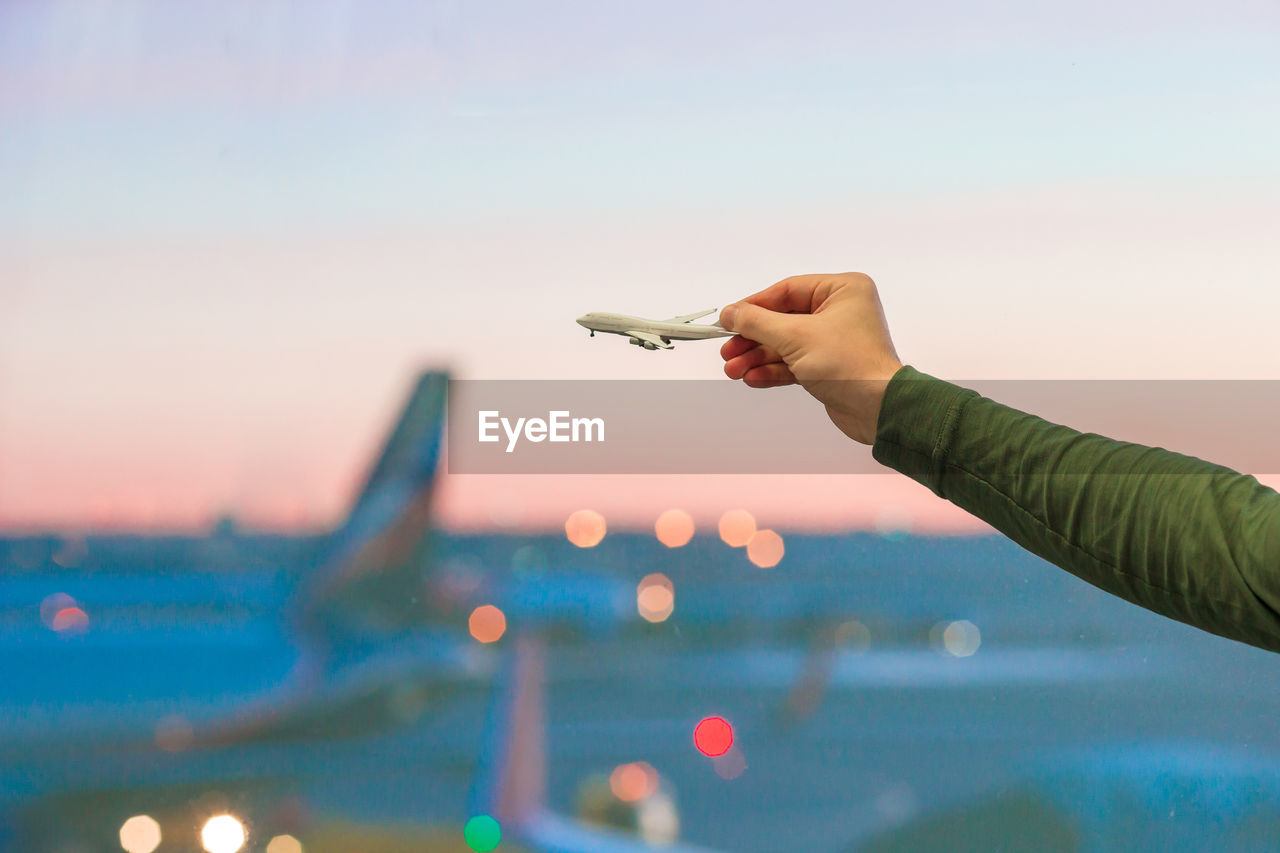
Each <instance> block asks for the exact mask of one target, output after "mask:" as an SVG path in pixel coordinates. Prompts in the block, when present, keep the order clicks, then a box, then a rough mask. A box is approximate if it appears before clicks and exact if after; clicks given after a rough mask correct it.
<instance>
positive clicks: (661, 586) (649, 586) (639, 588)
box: [636, 572, 676, 622]
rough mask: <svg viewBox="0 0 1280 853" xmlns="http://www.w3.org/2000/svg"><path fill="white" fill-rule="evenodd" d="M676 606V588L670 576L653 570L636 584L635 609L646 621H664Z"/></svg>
mask: <svg viewBox="0 0 1280 853" xmlns="http://www.w3.org/2000/svg"><path fill="white" fill-rule="evenodd" d="M675 606H676V588H675V584H673V583H671V578H669V577H667V576H666V575H664V574H662V573H661V572H655V573H654V574H651V575H645V576H644V578H643V579H642V580H641V581H640V583H639V584H637V585H636V610H638V611H639V612H640V616H641V618H643V619H644V620H645V621H647V622H664V621H666V619H667V617H668V616H670V615H671V612H672V611H673V610H675Z"/></svg>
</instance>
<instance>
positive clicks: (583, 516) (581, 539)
mask: <svg viewBox="0 0 1280 853" xmlns="http://www.w3.org/2000/svg"><path fill="white" fill-rule="evenodd" d="M605 529H606V528H605V523H604V516H603V515H601V514H600V513H598V512H596V511H595V510H593V509H580V510H577V511H576V512H572V513H570V514H569V517H568V518H567V519H565V522H564V535H565V536H567V537H568V538H569V541H570V542H572V543H573V544H574V545H577V546H578V547H579V548H594V547H595V546H596V545H599V544H600V540H601V539H603V538H604V534H605Z"/></svg>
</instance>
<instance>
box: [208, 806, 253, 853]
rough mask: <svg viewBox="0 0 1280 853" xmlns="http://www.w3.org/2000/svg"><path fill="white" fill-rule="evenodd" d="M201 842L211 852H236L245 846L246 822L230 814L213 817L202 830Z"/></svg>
mask: <svg viewBox="0 0 1280 853" xmlns="http://www.w3.org/2000/svg"><path fill="white" fill-rule="evenodd" d="M200 843H201V844H203V845H204V849H205V850H207V851H209V853H236V851H237V850H239V849H240V848H241V847H243V846H244V824H242V823H241V822H240V821H238V820H236V819H235V818H234V817H232V816H231V815H229V814H222V815H217V816H215V817H211V818H209V819H208V820H207V821H205V824H204V828H203V829H201V830H200Z"/></svg>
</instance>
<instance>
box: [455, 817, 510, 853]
mask: <svg viewBox="0 0 1280 853" xmlns="http://www.w3.org/2000/svg"><path fill="white" fill-rule="evenodd" d="M462 837H463V838H464V839H466V842H467V846H468V847H470V848H471V849H472V850H475V851H476V853H488V851H490V850H492V849H493V848H495V847H497V846H498V842H500V841H502V828H501V827H499V826H498V822H497V821H496V820H494V819H493V818H491V817H489V816H488V815H487V814H478V815H476V816H475V817H473V818H471V820H469V821H467V825H466V826H465V827H464V828H463V830H462Z"/></svg>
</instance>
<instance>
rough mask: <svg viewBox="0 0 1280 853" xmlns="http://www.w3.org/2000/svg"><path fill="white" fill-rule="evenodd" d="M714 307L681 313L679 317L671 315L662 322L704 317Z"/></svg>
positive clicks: (677, 321) (685, 321) (686, 320)
mask: <svg viewBox="0 0 1280 853" xmlns="http://www.w3.org/2000/svg"><path fill="white" fill-rule="evenodd" d="M715 310H716V309H714V308H708V309H707V310H706V311H695V312H693V313H692V314H681V315H680V316H679V317H672V318H671V319H669V320H663V321H662V322H664V323H689V322H692V321H693V320H697V319H698V318H699V317H705V316H707V315H708V314H710V313H712V312H713V311H715Z"/></svg>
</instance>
